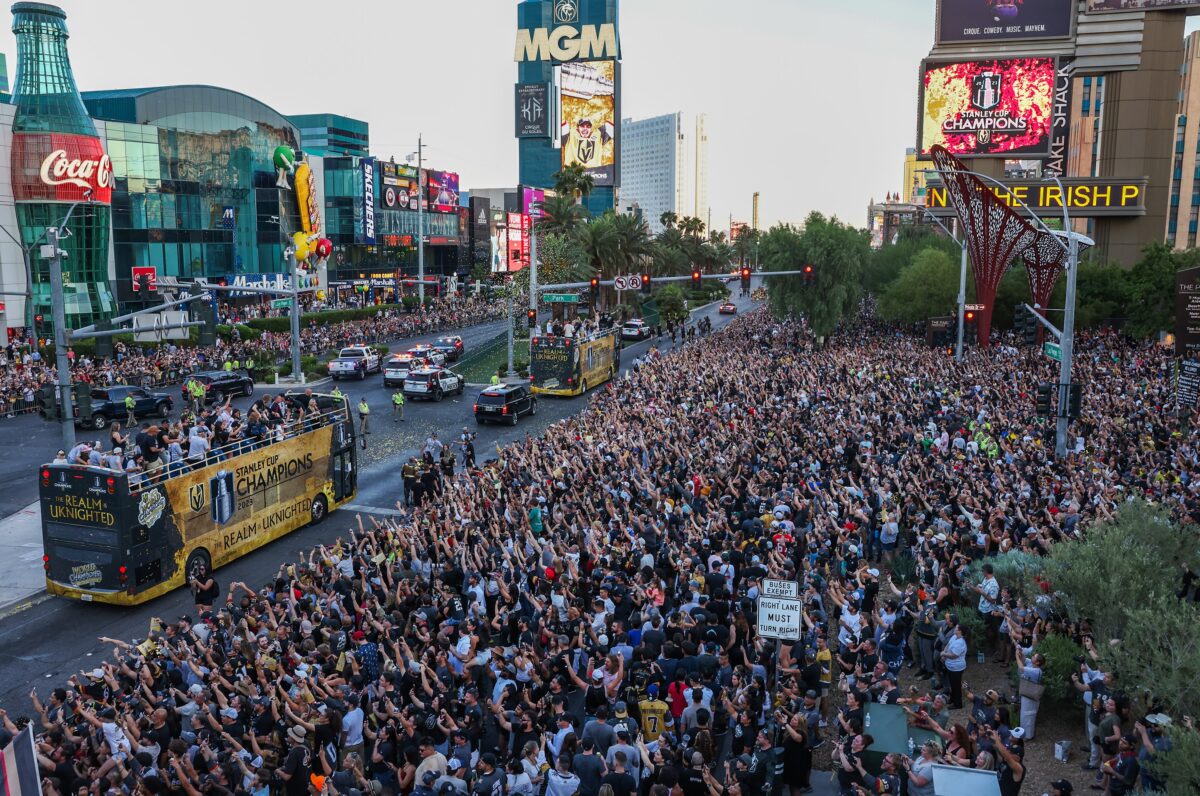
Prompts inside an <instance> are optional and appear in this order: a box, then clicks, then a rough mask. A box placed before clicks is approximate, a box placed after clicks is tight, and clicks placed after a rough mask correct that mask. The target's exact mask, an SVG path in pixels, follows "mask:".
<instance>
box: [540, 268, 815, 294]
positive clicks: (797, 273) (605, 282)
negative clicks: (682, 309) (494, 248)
mask: <svg viewBox="0 0 1200 796" xmlns="http://www.w3.org/2000/svg"><path fill="white" fill-rule="evenodd" d="M731 276H734V275H733V274H701V275H700V278H701V279H729V278H730V277H731ZM756 276H804V271H755V272H753V273H752V274H750V277H751V278H754V277H756ZM735 278H737V279H741V275H740V274H738V275H737V276H736V277H735ZM690 281H692V277H691V274H689V275H687V276H656V277H654V282H655V284H657V283H659V282H690ZM613 282H614V280H612V279H603V280H601V281H600V284H601V286H603V287H612V286H613ZM591 286H592V283H591V282H563V283H561V284H557V285H538V286H537V289H538V290H539V291H542V290H570V289H571V288H579V287H591Z"/></svg>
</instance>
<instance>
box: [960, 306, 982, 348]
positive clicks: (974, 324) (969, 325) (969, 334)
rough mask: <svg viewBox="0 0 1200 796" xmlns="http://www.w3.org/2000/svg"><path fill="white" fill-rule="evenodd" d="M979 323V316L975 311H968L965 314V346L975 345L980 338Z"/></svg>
mask: <svg viewBox="0 0 1200 796" xmlns="http://www.w3.org/2000/svg"><path fill="white" fill-rule="evenodd" d="M978 323H979V316H978V314H977V313H976V312H975V310H967V311H966V312H964V313H963V345H967V344H969V343H974V342H975V340H976V339H977V338H978V336H979V333H978V331H977V330H978Z"/></svg>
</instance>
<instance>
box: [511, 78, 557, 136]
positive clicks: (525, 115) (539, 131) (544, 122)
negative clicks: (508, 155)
mask: <svg viewBox="0 0 1200 796" xmlns="http://www.w3.org/2000/svg"><path fill="white" fill-rule="evenodd" d="M515 116H516V120H517V138H549V137H550V85H549V84H548V83H518V84H517V97H516V114H515Z"/></svg>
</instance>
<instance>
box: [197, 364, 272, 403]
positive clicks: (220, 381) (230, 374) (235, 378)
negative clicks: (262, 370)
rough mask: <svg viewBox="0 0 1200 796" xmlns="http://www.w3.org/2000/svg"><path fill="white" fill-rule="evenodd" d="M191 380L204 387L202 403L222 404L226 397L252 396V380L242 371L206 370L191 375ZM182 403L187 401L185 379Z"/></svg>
mask: <svg viewBox="0 0 1200 796" xmlns="http://www.w3.org/2000/svg"><path fill="white" fill-rule="evenodd" d="M191 378H193V379H195V380H196V381H198V382H200V383H201V384H203V385H204V403H206V404H223V403H225V398H226V396H231V395H254V379H252V378H250V377H249V376H248V375H246V371H244V370H231V371H224V370H206V371H202V372H200V373H193V374H192V375H191ZM180 391H181V392H182V393H183V400H184V403H187V401H188V394H187V379H184V380H183V387H182V388H181V390H180Z"/></svg>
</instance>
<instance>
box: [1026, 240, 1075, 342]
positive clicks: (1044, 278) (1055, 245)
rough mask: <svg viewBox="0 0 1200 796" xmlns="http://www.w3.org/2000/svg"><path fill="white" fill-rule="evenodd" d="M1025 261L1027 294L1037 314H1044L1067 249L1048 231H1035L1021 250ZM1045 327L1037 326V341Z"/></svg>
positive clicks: (1056, 282) (1062, 266)
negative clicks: (1031, 299) (1030, 240)
mask: <svg viewBox="0 0 1200 796" xmlns="http://www.w3.org/2000/svg"><path fill="white" fill-rule="evenodd" d="M1021 259H1022V260H1024V261H1025V276H1026V278H1027V279H1028V280H1029V295H1030V296H1032V297H1033V304H1034V306H1035V307H1038V308H1039V309H1040V312H1039V313H1038V314H1039V315H1042V316H1045V314H1046V307H1048V306H1050V294H1052V293H1053V292H1054V286H1055V285H1056V284H1058V277H1059V275H1060V274H1062V271H1063V268H1064V267H1065V264H1066V261H1067V250H1066V247H1065V246H1063V241H1061V240H1060V239H1059V238H1058V237H1056V236H1054V235H1051V234H1050V233H1049V232H1042V231H1041V230H1038V231H1037V234H1036V236H1035V237H1034V240H1033V243H1031V244H1029V246H1028V247H1026V249H1025V251H1023V252H1021ZM1044 333H1045V329H1044V328H1043V327H1041V326H1039V327H1038V341H1039V342H1040V341H1041V339H1042V337H1043V336H1044Z"/></svg>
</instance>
